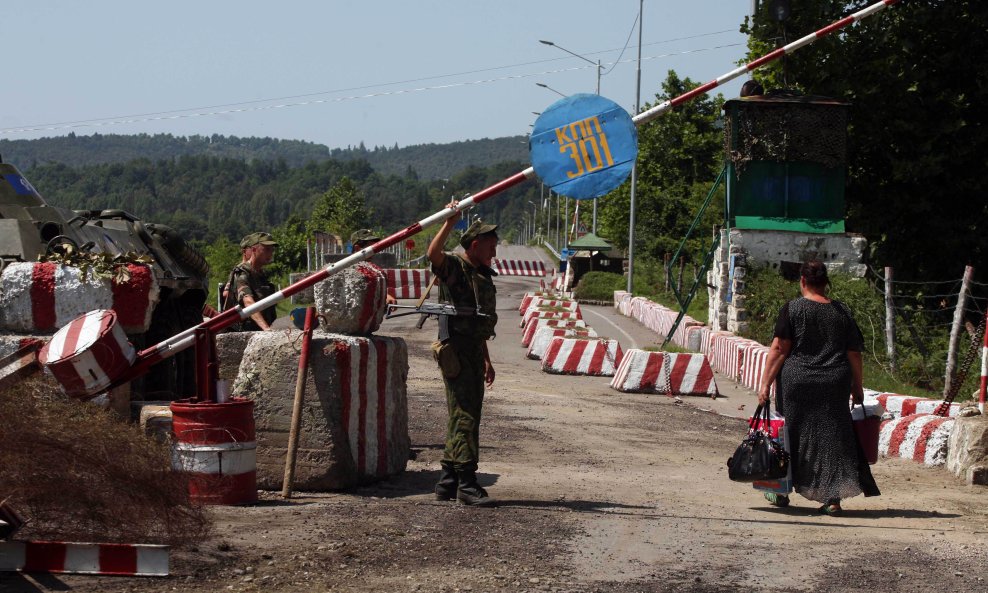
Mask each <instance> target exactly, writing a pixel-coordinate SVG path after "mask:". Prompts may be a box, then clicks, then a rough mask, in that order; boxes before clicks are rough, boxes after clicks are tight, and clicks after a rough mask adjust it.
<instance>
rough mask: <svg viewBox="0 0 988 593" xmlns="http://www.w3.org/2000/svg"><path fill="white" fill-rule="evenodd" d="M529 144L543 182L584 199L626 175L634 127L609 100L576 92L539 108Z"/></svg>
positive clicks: (632, 155)
mask: <svg viewBox="0 0 988 593" xmlns="http://www.w3.org/2000/svg"><path fill="white" fill-rule="evenodd" d="M529 150H530V152H531V158H532V167H533V168H534V169H535V173H536V174H537V175H538V176H539V178H541V179H542V182H543V183H545V184H547V185H548V186H549V187H551V188H552V190H553V191H554V192H556V193H558V194H559V195H562V196H566V197H568V198H575V199H577V200H589V199H592V198H599V197H600V196H603V195H605V194H607V193H608V192H610V191H612V190H614V189H616V188H617V187H618V186H619V185H621V184H622V183H624V180H625V179H627V178H628V175H629V174H630V173H631V167H632V165H634V163H635V159H636V158H637V157H638V130H637V129H636V128H635V124H634V122H633V121H631V116H630V115H628V112H627V111H625V110H624V109H622V108H621V106H620V105H618V104H617V103H615V102H614V101H611V100H610V99H607V98H605V97H601V96H600V95H590V94H586V93H581V94H578V95H572V96H569V97H566V98H565V99H561V100H559V101H556V102H555V103H553V104H552V105H550V106H549V108H548V109H546V110H545V111H543V112H542V115H540V116H539V118H538V119H537V120H535V126H534V128H533V129H532V135H531V137H530V138H529Z"/></svg>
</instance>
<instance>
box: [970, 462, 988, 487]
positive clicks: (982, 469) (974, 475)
mask: <svg viewBox="0 0 988 593" xmlns="http://www.w3.org/2000/svg"><path fill="white" fill-rule="evenodd" d="M965 481H966V482H967V484H968V485H969V486H988V465H977V466H974V467H970V468H968V470H967V474H966V475H965Z"/></svg>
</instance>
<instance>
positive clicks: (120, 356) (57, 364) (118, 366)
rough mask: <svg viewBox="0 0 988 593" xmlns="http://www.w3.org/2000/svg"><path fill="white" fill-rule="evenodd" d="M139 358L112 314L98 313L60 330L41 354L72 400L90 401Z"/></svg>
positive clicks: (98, 311) (90, 314)
mask: <svg viewBox="0 0 988 593" xmlns="http://www.w3.org/2000/svg"><path fill="white" fill-rule="evenodd" d="M136 358H137V352H136V350H135V349H134V346H133V345H132V344H131V343H130V342H129V341H127V336H126V335H125V334H124V331H123V329H122V328H121V326H120V325H119V324H118V323H117V316H116V313H115V312H114V311H112V310H99V309H98V310H95V311H90V312H88V313H86V314H85V315H82V316H81V317H77V318H76V319H74V320H72V321H71V322H70V323H69V324H67V325H66V326H65V327H63V328H62V329H60V330H58V331H57V332H56V333H55V335H54V336H52V338H51V340H49V341H48V343H47V344H45V345H44V347H43V348H41V351H40V352H39V353H38V362H40V363H41V364H42V365H43V366H44V367H45V368H46V369H48V372H49V373H51V374H52V376H53V377H55V380H56V381H58V384H59V385H60V386H61V388H62V391H63V392H65V394H66V395H68V396H69V397H76V398H79V399H90V398H92V397H93V396H96V395H98V394H99V393H100V392H101V391H104V390H106V389H107V388H108V387H109V386H110V384H112V383H113V382H114V381H115V380H117V379H119V378H120V377H121V376H122V375H123V373H124V372H125V371H126V370H127V369H129V368H130V365H132V364H133V363H134V360H136Z"/></svg>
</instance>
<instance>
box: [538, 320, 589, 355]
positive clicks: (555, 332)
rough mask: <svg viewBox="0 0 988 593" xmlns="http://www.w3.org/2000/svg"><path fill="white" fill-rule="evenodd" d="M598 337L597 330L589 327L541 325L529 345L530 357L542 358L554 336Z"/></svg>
mask: <svg viewBox="0 0 988 593" xmlns="http://www.w3.org/2000/svg"><path fill="white" fill-rule="evenodd" d="M560 337H561V338H596V337H597V332H595V331H594V330H592V329H590V328H589V327H566V328H560V327H540V328H538V329H536V330H535V335H534V336H533V337H532V343H531V345H530V346H529V347H528V354H527V356H528V358H531V359H534V360H542V357H543V356H545V352H546V350H548V349H549V344H550V343H551V342H552V339H553V338H560Z"/></svg>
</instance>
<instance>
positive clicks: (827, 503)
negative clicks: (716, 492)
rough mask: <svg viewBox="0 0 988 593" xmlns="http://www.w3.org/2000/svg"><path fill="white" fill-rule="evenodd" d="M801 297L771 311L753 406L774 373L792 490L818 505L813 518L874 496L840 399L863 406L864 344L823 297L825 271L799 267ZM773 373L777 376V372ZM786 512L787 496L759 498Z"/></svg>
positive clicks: (813, 265)
mask: <svg viewBox="0 0 988 593" xmlns="http://www.w3.org/2000/svg"><path fill="white" fill-rule="evenodd" d="M799 275H800V278H799V288H800V292H801V293H802V295H803V296H802V297H801V298H798V299H794V300H792V301H789V302H788V303H786V304H785V305H784V306H783V307H782V311H780V312H779V318H778V320H777V321H776V324H775V337H774V339H773V340H772V346H771V348H770V350H769V355H768V360H767V364H766V370H765V374H764V376H763V377H762V384H761V387H760V389H759V390H758V402H759V403H760V404H767V403H768V401H769V389H770V386H771V385H772V382H773V381H775V378H776V375H779V378H780V381H779V385H778V391H777V394H776V400H777V402H778V409H779V412H781V413H782V415H783V416H785V418H786V426H787V427H788V429H789V451H790V454H791V460H792V461H791V463H792V479H793V488H794V489H795V491H796V492H798V493H799V494H800V495H802V496H803V497H805V498H808V499H810V500H815V501H817V502H821V503H823V506H822V507H820V512H822V513H825V514H828V515H836V514H839V513H840V512H841V506H840V503H841V499H844V498H850V497H852V496H857V495H858V494H864V495H865V496H878V495H879V494H881V493H880V492H879V490H878V486H877V485H876V484H875V479H874V478H873V477H872V475H871V469H870V468H869V467H868V462H867V460H866V459H865V457H864V454H863V452H862V451H861V447H860V445H858V440H857V438H856V437H855V435H854V428H853V426H852V425H851V413H850V410H849V405H848V395H850V396H851V398H852V399H853V400H854V403H856V404H860V403H862V402H863V401H864V390H863V387H862V384H861V373H862V371H861V350H862V348H863V346H864V339H863V337H862V336H861V330H860V329H858V326H857V324H856V323H855V322H854V318H853V317H852V316H851V311H850V310H849V309H848V308H847V306H846V305H844V304H843V303H841V302H839V301H834V300H831V299H829V298H827V295H826V290H827V286H828V284H829V280H828V278H827V268H826V267H825V266H824V265H823V263H821V262H819V261H810V262H807V263H805V264H803V265H802V267H801V268H800V273H799ZM780 370H781V373H780ZM765 497H766V498H767V499H768V500H769V502H771V503H772V504H775V505H778V506H786V505H788V504H789V498H788V497H787V496H781V495H775V494H766V495H765Z"/></svg>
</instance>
